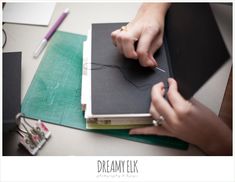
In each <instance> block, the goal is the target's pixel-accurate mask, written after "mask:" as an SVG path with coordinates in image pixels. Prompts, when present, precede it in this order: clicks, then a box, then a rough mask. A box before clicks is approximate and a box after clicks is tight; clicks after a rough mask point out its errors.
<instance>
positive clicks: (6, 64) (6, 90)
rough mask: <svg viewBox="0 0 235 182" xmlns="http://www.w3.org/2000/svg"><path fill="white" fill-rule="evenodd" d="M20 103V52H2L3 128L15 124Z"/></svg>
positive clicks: (6, 128)
mask: <svg viewBox="0 0 235 182" xmlns="http://www.w3.org/2000/svg"><path fill="white" fill-rule="evenodd" d="M20 103H21V52H9V53H3V130H4V132H7V131H9V130H10V129H12V128H14V127H15V126H16V120H15V118H16V115H17V114H18V113H19V112H20Z"/></svg>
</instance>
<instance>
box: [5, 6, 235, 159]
mask: <svg viewBox="0 0 235 182" xmlns="http://www.w3.org/2000/svg"><path fill="white" fill-rule="evenodd" d="M139 6H140V4H139V3H57V5H56V8H55V11H54V13H53V16H52V19H51V21H50V24H49V27H50V26H51V25H52V24H53V22H55V20H56V19H57V17H58V16H59V15H60V14H61V12H62V11H63V10H64V9H65V8H69V9H70V14H69V15H68V17H67V18H66V20H65V21H64V22H63V24H62V25H61V26H60V28H59V30H62V31H67V32H72V33H79V34H87V31H88V29H89V27H90V25H91V23H102V22H128V21H130V20H131V19H132V18H133V17H134V16H135V14H136V12H137V9H138V7H139ZM213 11H214V12H215V17H216V19H217V22H218V25H219V28H220V30H221V33H222V36H223V38H224V40H225V43H226V46H227V47H228V50H229V52H230V53H231V51H232V32H231V25H230V24H229V21H228V19H227V18H228V17H229V16H231V14H232V8H231V6H227V5H217V4H216V5H213ZM230 18H231V17H230ZM49 27H42V26H30V25H19V24H4V26H3V28H4V30H5V31H6V33H7V38H8V39H7V43H6V46H5V48H4V49H3V52H14V51H22V100H23V98H24V96H25V94H26V92H27V89H28V87H29V85H30V83H31V81H32V79H33V76H34V73H35V72H36V70H37V67H38V65H39V64H40V60H41V58H42V55H43V54H41V56H40V57H39V58H38V59H33V51H34V49H35V48H36V47H37V45H38V43H39V42H40V40H41V39H42V38H43V36H44V35H45V33H46V32H47V31H48V29H49ZM231 64H232V61H231V60H230V61H229V62H227V63H226V64H225V65H224V66H223V67H222V68H221V69H220V70H219V71H218V72H217V73H216V74H215V75H214V76H213V77H212V78H211V79H210V80H209V81H208V82H207V83H206V84H205V85H204V86H203V87H202V88H201V89H200V90H199V92H197V93H196V95H195V97H196V98H197V99H198V100H199V101H201V102H202V103H204V104H205V105H207V106H208V107H209V108H211V109H212V110H213V111H214V112H215V113H217V114H218V113H219V109H220V105H221V102H222V99H223V94H224V91H225V87H226V84H227V79H228V75H229V71H230V68H231ZM218 86H219V87H218ZM47 126H48V128H49V129H50V130H51V132H52V137H51V138H50V140H49V141H48V142H47V143H46V145H45V146H44V147H43V148H42V149H41V150H40V151H39V153H38V155H75V156H77V155H127V156H130V155H140V156H141V155H204V154H203V153H202V152H201V151H200V150H199V149H197V148H196V147H194V146H192V145H190V146H189V149H188V150H178V149H172V148H167V147H160V146H154V145H148V144H142V143H138V142H133V141H128V140H123V139H119V138H115V137H109V136H106V135H102V134H96V133H90V132H85V131H81V130H77V129H71V128H68V127H63V126H58V125H53V124H47Z"/></svg>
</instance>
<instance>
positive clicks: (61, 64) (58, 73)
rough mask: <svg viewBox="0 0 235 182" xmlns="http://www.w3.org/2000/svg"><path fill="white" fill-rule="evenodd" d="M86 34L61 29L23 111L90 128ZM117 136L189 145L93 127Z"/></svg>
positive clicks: (51, 119)
mask: <svg viewBox="0 0 235 182" xmlns="http://www.w3.org/2000/svg"><path fill="white" fill-rule="evenodd" d="M85 40H86V36H84V35H78V34H72V33H66V32H61V31H57V32H56V33H55V34H54V36H53V37H52V39H51V40H50V43H49V45H48V48H47V50H46V52H45V54H44V56H43V58H42V61H41V63H40V65H39V67H38V70H37V72H36V74H35V76H34V78H33V81H32V83H31V85H30V87H29V89H28V91H27V93H26V96H25V98H24V100H23V103H22V106H21V112H22V113H24V114H25V115H26V116H27V117H29V118H35V119H41V120H44V121H46V122H50V123H54V124H58V125H63V126H68V127H72V128H78V129H83V130H86V124H85V122H86V121H85V119H84V117H83V112H82V108H81V80H82V77H81V75H82V57H83V42H84V41H85ZM89 131H91V132H98V133H102V134H107V135H110V136H114V137H119V138H123V139H128V140H132V141H138V142H143V143H148V144H154V145H155V144H156V145H162V146H168V147H174V148H179V149H187V147H188V144H187V143H185V142H183V141H181V140H178V139H175V138H170V137H158V136H130V135H129V134H128V131H129V130H126V129H125V130H89Z"/></svg>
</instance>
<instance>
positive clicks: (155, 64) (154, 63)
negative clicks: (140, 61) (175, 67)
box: [149, 55, 158, 67]
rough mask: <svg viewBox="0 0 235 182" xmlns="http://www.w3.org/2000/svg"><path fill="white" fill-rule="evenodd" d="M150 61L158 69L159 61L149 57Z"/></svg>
mask: <svg viewBox="0 0 235 182" xmlns="http://www.w3.org/2000/svg"><path fill="white" fill-rule="evenodd" d="M149 59H150V60H151V62H152V63H153V66H154V67H157V66H158V63H157V61H156V60H155V59H154V58H153V57H152V56H151V55H149Z"/></svg>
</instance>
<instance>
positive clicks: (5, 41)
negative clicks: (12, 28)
mask: <svg viewBox="0 0 235 182" xmlns="http://www.w3.org/2000/svg"><path fill="white" fill-rule="evenodd" d="M2 32H3V34H4V36H5V40H4V43H3V45H2V48H4V47H5V45H6V43H7V33H6V31H5V30H4V29H2Z"/></svg>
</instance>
